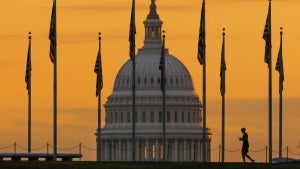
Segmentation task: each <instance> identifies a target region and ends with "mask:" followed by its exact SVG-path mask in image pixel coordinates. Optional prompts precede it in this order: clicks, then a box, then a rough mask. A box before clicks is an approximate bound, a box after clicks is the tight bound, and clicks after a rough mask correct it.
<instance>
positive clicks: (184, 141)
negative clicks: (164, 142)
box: [182, 139, 187, 161]
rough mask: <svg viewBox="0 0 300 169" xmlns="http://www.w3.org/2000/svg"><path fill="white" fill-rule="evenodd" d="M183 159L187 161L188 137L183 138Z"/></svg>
mask: <svg viewBox="0 0 300 169" xmlns="http://www.w3.org/2000/svg"><path fill="white" fill-rule="evenodd" d="M182 151H183V161H186V159H187V158H186V152H187V151H186V139H184V140H183V150H182Z"/></svg>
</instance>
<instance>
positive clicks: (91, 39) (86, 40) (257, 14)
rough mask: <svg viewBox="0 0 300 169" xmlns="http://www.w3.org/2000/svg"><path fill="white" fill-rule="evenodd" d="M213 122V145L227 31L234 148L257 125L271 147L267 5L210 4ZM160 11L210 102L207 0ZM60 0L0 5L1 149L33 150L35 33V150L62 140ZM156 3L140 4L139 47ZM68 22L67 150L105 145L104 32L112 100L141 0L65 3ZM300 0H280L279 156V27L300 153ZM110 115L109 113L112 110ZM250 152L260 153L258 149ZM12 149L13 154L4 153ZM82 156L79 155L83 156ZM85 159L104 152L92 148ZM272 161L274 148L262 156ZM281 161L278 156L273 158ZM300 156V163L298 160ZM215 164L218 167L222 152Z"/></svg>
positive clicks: (293, 141)
mask: <svg viewBox="0 0 300 169" xmlns="http://www.w3.org/2000/svg"><path fill="white" fill-rule="evenodd" d="M206 3H207V7H206V10H207V13H206V17H207V18H206V20H207V23H206V26H207V27H206V29H207V85H208V86H207V100H208V103H207V120H208V122H207V125H208V127H210V128H211V129H212V132H213V141H212V148H215V147H217V146H218V145H219V144H220V135H221V133H220V124H221V120H220V113H221V106H220V105H221V97H220V93H219V68H220V53H221V40H222V34H221V30H222V28H223V27H225V28H226V62H227V72H226V73H227V74H226V77H227V79H226V82H227V84H226V85H227V86H226V87H227V88H226V89H227V90H226V92H227V93H226V98H227V99H228V100H227V109H226V113H227V116H226V120H227V121H226V123H227V131H226V134H227V137H226V145H227V147H228V149H238V148H239V147H240V146H241V145H240V142H238V141H237V137H239V136H240V127H242V126H245V127H246V128H248V131H249V137H250V144H251V148H253V149H254V150H259V149H261V148H263V147H265V145H266V144H267V141H268V140H267V138H268V136H267V126H268V123H267V118H268V116H267V113H268V102H267V96H268V88H267V87H268V72H267V65H266V64H265V63H264V61H263V59H264V56H263V55H264V41H263V39H262V33H263V29H264V24H265V20H266V15H267V7H268V1H267V0H243V1H240V0H207V1H206ZM156 4H157V7H158V13H159V15H160V18H161V20H162V21H163V22H164V24H163V29H165V30H166V37H167V40H166V46H167V48H169V50H170V53H171V54H173V55H175V56H176V57H177V58H178V59H180V60H181V61H182V62H183V63H184V64H185V65H186V67H187V68H188V70H189V71H190V73H191V75H192V78H193V82H194V87H195V90H196V92H197V94H198V95H199V96H200V99H201V98H202V67H201V66H200V65H199V63H198V61H197V59H196V54H197V40H198V31H199V20H200V9H201V0H189V1H180V0H157V2H156ZM51 5H52V0H43V1H39V0H29V1H22V0H2V2H1V6H0V16H1V17H0V56H1V57H0V65H1V66H0V76H1V79H2V80H1V83H0V88H1V90H0V96H1V97H0V102H1V104H0V113H1V119H0V138H1V139H0V148H1V147H4V146H6V145H9V144H12V143H13V142H15V141H16V142H17V143H19V144H20V145H22V146H24V147H26V144H27V91H26V86H25V81H24V75H25V62H26V54H27V47H28V40H27V33H28V31H32V67H33V68H32V69H33V71H32V127H33V128H32V132H33V133H32V144H33V145H32V146H33V147H40V146H41V145H44V144H46V142H49V143H51V144H52V122H53V118H52V105H53V103H52V96H53V82H52V80H53V65H52V63H51V62H50V58H49V40H48V33H49V25H50V15H51ZM149 5H150V0H147V1H138V0H137V1H136V7H137V11H136V17H137V18H136V24H137V40H136V41H137V47H138V48H140V47H141V46H142V44H143V38H144V37H143V36H144V25H143V23H142V22H143V21H144V20H145V18H146V16H147V14H148V11H149ZM57 6H58V9H57V17H58V18H57V22H58V25H57V27H58V30H57V31H58V109H59V110H58V132H59V133H58V146H59V147H61V148H65V147H72V146H73V145H77V144H79V143H80V142H81V143H82V144H84V145H86V146H88V147H95V137H94V135H93V134H94V132H95V128H96V125H97V122H96V117H97V99H96V97H95V78H96V77H95V74H94V72H93V68H94V63H95V59H96V54H97V50H98V41H97V33H98V32H99V31H100V32H102V34H103V38H102V39H103V41H102V57H103V58H102V63H103V73H104V88H103V91H102V103H105V101H106V98H107V97H108V96H109V95H110V93H111V92H112V87H113V83H114V78H115V76H116V74H117V72H118V70H119V69H120V67H121V66H122V64H123V63H125V61H126V60H128V59H129V56H128V53H129V52H128V45H129V43H128V31H129V18H130V9H131V0H113V1H112V0H101V1H95V0H76V1H74V0H63V1H60V0H58V1H57ZM299 9H300V1H297V0H273V1H272V12H273V13H272V21H273V25H272V30H273V31H272V33H273V50H272V52H273V66H272V67H273V96H274V104H273V107H274V111H273V112H274V136H273V138H274V147H273V149H274V151H278V148H277V146H278V141H277V140H278V137H277V131H278V127H277V121H278V115H277V114H278V73H277V71H275V70H274V67H275V61H276V58H277V53H278V47H279V27H280V26H283V27H284V37H283V59H284V67H285V82H284V99H285V100H284V104H283V106H284V108H283V110H284V113H285V114H284V129H283V131H284V134H283V136H284V140H283V144H284V146H286V145H288V146H290V148H291V149H292V151H294V152H295V153H297V152H299V150H297V145H298V141H300V136H298V135H297V134H295V133H299V132H300V131H299V120H300V118H299V117H297V111H298V110H300V104H299V103H300V90H299V88H298V86H299V85H300V78H299V75H298V72H299V66H298V62H299V61H300V58H299V57H298V56H300V48H299V47H298V43H297V42H298V41H297V40H298V39H300V33H299V30H300V24H299V23H298V22H297V18H300V13H299ZM103 112H104V111H103ZM251 148H250V149H251ZM4 151H12V150H10V149H8V150H1V149H0V152H4ZM74 151H77V150H74ZM83 153H84V158H83V159H84V160H94V159H95V152H94V151H88V150H84V152H83ZM252 154H253V156H254V158H256V159H257V161H264V160H265V158H264V156H265V155H264V152H260V153H252ZM273 156H274V157H275V156H277V154H276V153H274V155H273ZM298 158H300V157H298ZM212 160H214V161H217V160H218V155H217V152H216V151H214V152H213V155H212ZM226 160H228V161H241V160H240V153H239V152H237V153H229V152H227V154H226Z"/></svg>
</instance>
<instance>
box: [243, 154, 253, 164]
mask: <svg viewBox="0 0 300 169" xmlns="http://www.w3.org/2000/svg"><path fill="white" fill-rule="evenodd" d="M245 157H247V158H248V159H249V160H251V161H252V162H253V161H254V160H253V159H252V158H251V157H250V156H249V155H248V154H245Z"/></svg>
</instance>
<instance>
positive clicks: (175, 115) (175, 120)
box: [174, 111, 178, 123]
mask: <svg viewBox="0 0 300 169" xmlns="http://www.w3.org/2000/svg"><path fill="white" fill-rule="evenodd" d="M177 121H178V118H177V111H175V114H174V122H175V123H177Z"/></svg>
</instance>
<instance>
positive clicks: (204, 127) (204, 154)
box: [202, 0, 209, 162]
mask: <svg viewBox="0 0 300 169" xmlns="http://www.w3.org/2000/svg"><path fill="white" fill-rule="evenodd" d="M203 10H204V11H203V15H204V17H203V18H204V20H205V0H203ZM204 32H205V34H206V31H205V21H204ZM204 36H206V35H204ZM202 109H203V144H202V145H203V162H206V156H207V153H208V152H207V151H209V150H207V146H206V145H207V131H206V38H204V49H203V106H202Z"/></svg>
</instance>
